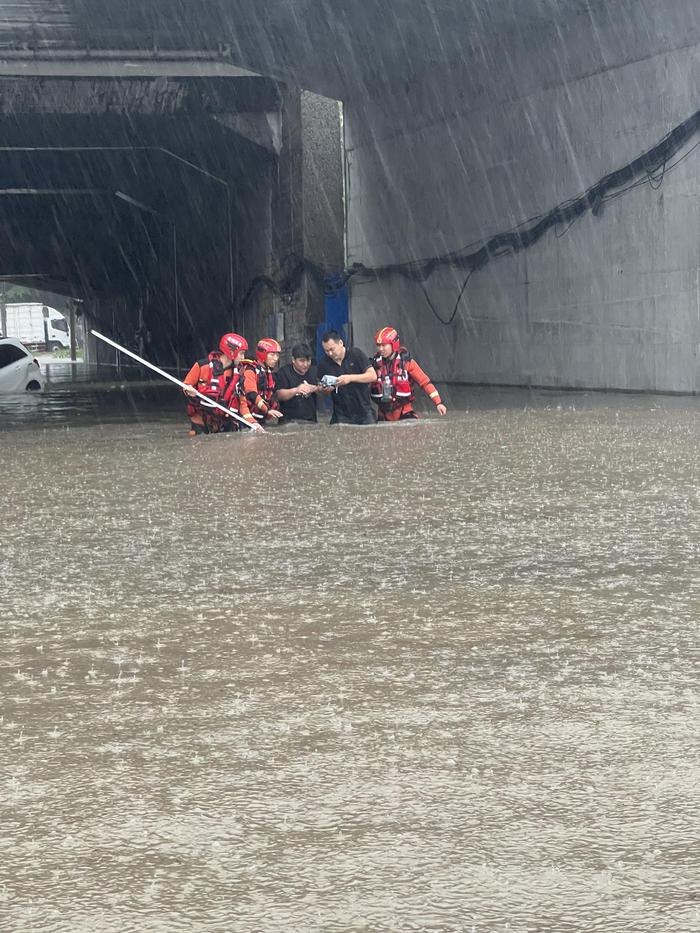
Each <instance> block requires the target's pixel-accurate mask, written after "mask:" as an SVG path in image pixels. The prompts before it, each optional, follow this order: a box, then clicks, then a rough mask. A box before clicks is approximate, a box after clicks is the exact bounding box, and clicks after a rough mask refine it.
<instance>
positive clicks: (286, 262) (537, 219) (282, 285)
mask: <svg viewBox="0 0 700 933" xmlns="http://www.w3.org/2000/svg"><path fill="white" fill-rule="evenodd" d="M698 131H700V110H699V111H696V112H695V113H694V114H693V115H692V116H691V117H689V118H688V119H687V120H685V121H684V122H683V123H680V124H678V126H676V127H674V128H673V129H672V130H671V131H670V132H669V133H667V134H666V135H665V136H664V137H663V138H662V139H661V140H660V141H659V142H658V143H657V144H656V146H654V147H653V148H652V149H649V150H647V151H646V152H643V153H642V154H641V155H640V156H638V157H637V158H636V159H633V160H632V161H631V162H628V163H627V165H625V166H623V167H622V168H619V169H616V170H615V171H613V172H610V173H609V174H608V175H605V176H603V178H601V179H600V181H598V182H597V183H596V184H595V185H592V186H591V187H590V188H588V189H587V190H586V191H585V192H584V193H583V194H582V195H579V196H578V197H575V198H569V199H567V200H566V201H563V202H562V203H561V204H558V205H557V206H556V207H554V208H552V209H551V210H550V211H548V212H547V213H545V214H537V215H534V216H533V217H530V218H528V219H527V220H524V221H522V222H521V223H519V224H518V225H517V226H515V227H511V228H510V229H509V230H506V231H504V232H502V233H497V234H495V235H494V236H492V237H490V238H489V239H488V240H486V241H485V242H484V241H475V242H473V243H469V244H467V245H466V246H464V247H461V248H460V249H458V250H453V251H451V252H448V253H442V254H440V255H438V256H432V257H430V258H428V259H413V260H407V261H405V262H397V263H391V264H387V265H384V266H376V267H369V266H366V265H364V263H353V265H352V266H350V267H349V268H347V269H345V270H343V272H341V273H337V274H334V275H331V274H329V273H328V271H327V270H325V269H323V267H322V266H320V265H318V264H317V263H314V262H312V261H310V260H308V259H306V258H304V257H299V256H298V254H296V253H290V254H289V255H287V256H285V258H284V259H283V261H282V263H281V268H280V274H279V276H278V277H277V278H272V277H270V276H267V275H258V276H256V277H255V278H254V279H252V280H251V282H250V283H249V285H248V288H247V289H246V291H245V294H244V295H243V297H242V298H241V301H240V305H241V307H242V308H245V307H246V306H247V304H248V302H249V301H250V300H251V299H252V297H253V296H254V295H255V293H256V292H257V290H258V289H259V288H262V287H266V288H268V289H270V290H271V291H272V292H273V293H274V294H277V295H280V296H282V297H283V298H284V297H286V296H287V297H288V296H292V295H294V294H295V293H296V292H297V291H298V290H299V288H300V286H301V282H302V278H303V276H304V274H305V273H306V274H309V275H310V276H311V277H312V278H313V279H314V280H315V281H316V282H317V283H318V284H319V285H320V286H321V287H322V288H323V289H324V291H325V292H326V293H327V294H334V293H335V292H337V291H338V290H339V289H341V288H343V287H344V286H345V285H346V284H347V282H348V281H349V280H350V279H351V278H352V277H353V276H357V275H361V276H363V277H365V278H367V279H369V280H370V281H376V280H377V279H381V278H387V277H391V276H394V275H401V276H403V277H404V278H406V279H408V280H410V281H413V282H417V283H418V284H419V286H420V288H421V290H422V292H423V295H424V297H425V300H426V303H427V305H428V307H429V308H430V310H431V312H432V313H433V314H434V315H435V317H436V318H437V320H438V321H440V323H441V324H444V325H445V326H447V325H449V324H451V323H452V322H453V321H454V319H455V317H456V315H457V311H458V310H459V306H460V303H461V301H462V297H463V295H464V292H465V290H466V287H467V285H468V284H469V281H470V279H471V277H472V275H473V274H474V272H476V271H477V270H479V269H482V268H483V267H484V266H485V265H487V264H488V263H489V262H491V260H492V259H498V258H500V257H501V256H508V255H512V254H514V253H517V252H520V251H521V250H524V249H528V248H529V247H530V246H532V245H534V244H535V243H537V242H538V240H540V239H542V237H543V236H544V235H545V234H546V233H547V232H548V231H549V230H550V229H554V231H555V236H557V238H561V237H563V236H564V235H565V234H566V233H567V232H568V231H569V230H570V228H571V226H572V225H573V224H574V223H575V222H576V220H578V219H579V218H580V217H582V216H583V215H584V214H585V213H587V212H589V211H590V212H591V213H592V214H593V215H594V216H598V214H599V213H600V212H601V211H602V209H603V205H604V204H607V203H609V202H610V201H613V200H616V199H617V198H619V197H622V196H623V195H625V194H628V193H629V192H630V191H633V190H634V189H635V188H638V187H640V186H642V185H646V184H648V185H649V186H650V187H651V188H652V190H654V191H656V190H658V188H660V187H661V184H662V183H663V181H664V179H665V177H666V175H667V174H668V173H669V172H670V171H672V170H673V169H674V168H676V167H677V166H678V165H680V164H681V162H683V161H684V160H685V159H687V158H688V156H690V155H691V153H692V152H694V151H695V149H697V147H698V146H700V141H698V142H696V143H695V145H693V146H692V147H691V148H690V149H689V150H688V151H687V152H686V153H684V154H683V155H682V156H681V157H680V158H679V159H677V160H676V161H675V162H670V160H671V159H672V158H673V157H674V156H675V155H676V154H677V153H678V152H679V151H680V150H681V149H682V147H683V146H684V145H685V144H686V143H687V142H688V140H689V139H691V138H692V137H693V136H694V135H696V134H697V133H698ZM478 243H480V244H481V245H479V248H478V249H476V250H474V251H472V252H467V250H469V249H472V247H474V246H476V245H477V244H478ZM450 266H451V267H453V268H457V269H466V270H467V275H466V278H465V279H464V282H463V284H462V287H461V289H460V291H459V295H458V297H457V301H456V303H455V306H454V308H453V310H452V313H451V314H450V316H449V317H448V318H446V319H445V318H443V317H441V315H440V314H439V313H438V311H437V309H436V308H435V305H434V303H433V301H432V300H431V298H430V296H429V295H428V292H427V290H426V288H425V282H426V281H427V280H428V279H429V278H430V276H431V275H432V274H433V272H435V271H436V270H437V269H439V268H444V267H450Z"/></svg>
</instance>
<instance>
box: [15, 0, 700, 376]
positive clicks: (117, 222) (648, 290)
mask: <svg viewBox="0 0 700 933" xmlns="http://www.w3.org/2000/svg"><path fill="white" fill-rule="evenodd" d="M695 10H696V8H695V4H694V2H692V0H664V2H663V3H661V4H658V3H652V2H651V0H615V2H613V0H607V2H605V0H488V2H487V0H468V2H467V0H424V2H420V3H419V2H418V0H403V2H401V0H397V2H395V3H392V4H385V3H381V2H379V0H348V2H341V3H337V2H330V0H256V2H253V0H240V2H233V0H217V2H206V3H205V2H204V0H202V2H198V3H197V2H192V3H172V2H170V0H151V2H149V0H140V2H136V0H133V2H132V0H125V2H119V3H114V2H111V3H109V2H107V0H92V2H89V0H66V2H63V3H56V2H49V0H15V2H13V3H12V4H9V3H5V2H0V75H3V76H4V77H3V78H2V79H0V90H1V93H2V101H3V104H2V108H1V109H2V113H3V117H2V121H1V122H0V125H1V126H2V128H3V131H4V132H3V138H4V139H5V140H6V141H7V146H14V147H19V148H21V147H25V148H27V147H29V148H33V149H34V150H36V149H40V148H42V147H43V148H44V149H45V150H51V153H50V154H49V153H48V152H46V151H44V152H41V153H40V152H36V151H34V152H32V153H27V152H24V151H23V152H21V153H20V152H18V151H13V152H6V153H5V154H3V155H2V162H1V164H2V165H3V167H4V168H5V173H4V174H5V177H6V178H7V184H6V185H5V187H6V188H8V189H16V188H32V189H37V190H41V191H43V190H45V189H47V190H48V189H56V188H58V189H65V190H64V191H63V192H61V191H58V192H54V193H52V194H34V195H29V194H26V193H25V194H20V193H16V192H15V193H6V194H5V195H4V196H3V203H2V204H0V207H3V208H4V214H5V228H6V230H7V231H8V233H7V239H9V242H6V243H4V244H3V245H4V246H5V247H6V250H4V251H3V255H4V256H9V257H10V258H11V260H12V264H13V265H16V264H17V263H20V265H21V264H22V263H24V265H21V268H23V269H24V268H25V267H26V266H31V269H32V271H34V272H41V273H45V274H46V275H47V277H48V278H50V279H51V282H52V284H53V286H54V287H56V280H60V281H65V282H69V283H71V284H72V285H75V283H78V284H79V285H80V287H81V288H82V290H83V292H84V293H85V294H86V295H88V296H89V297H90V299H91V300H94V301H95V302H98V303H99V304H96V305H95V307H99V309H100V310H99V314H108V315H110V316H111V318H112V319H113V320H114V322H115V326H117V324H118V323H119V322H120V321H121V322H127V321H128V327H132V325H133V321H132V320H131V318H130V317H129V315H132V316H133V314H134V311H133V309H134V307H136V306H137V305H140V306H141V307H143V306H144V305H145V306H146V310H147V316H148V319H149V321H151V322H152V323H153V325H154V330H156V331H157V332H159V333H160V332H162V331H163V329H164V327H165V325H166V323H167V324H172V321H173V315H174V313H175V311H174V308H175V307H176V306H177V316H178V341H179V345H180V349H182V350H183V352H184V351H188V350H189V348H190V346H191V345H194V343H196V335H197V334H200V333H201V334H202V335H203V337H204V338H205V339H206V340H209V339H210V336H211V334H213V333H214V332H215V331H216V330H217V328H219V329H220V327H221V326H222V325H223V323H224V322H225V321H227V320H233V321H236V315H237V314H238V315H241V314H242V315H243V320H242V321H241V322H240V324H241V326H245V327H246V329H247V332H248V333H250V334H251V336H252V335H253V334H254V333H258V331H259V330H260V329H266V330H267V329H269V327H270V326H272V324H273V323H275V322H277V323H279V325H280V327H283V328H284V331H285V335H286V336H287V337H289V336H293V335H296V334H301V333H303V332H304V329H305V328H306V330H307V332H310V331H311V328H312V327H313V326H314V325H315V323H316V322H317V321H318V320H320V318H321V317H322V309H321V298H320V295H319V285H318V277H317V276H315V275H314V274H310V273H309V270H312V271H313V270H317V271H318V270H321V271H326V272H337V271H339V269H340V268H342V266H343V261H342V255H339V253H340V246H339V243H340V238H339V231H338V216H339V207H338V203H339V187H338V186H339V180H338V177H336V174H335V173H334V165H335V162H334V159H335V156H334V154H333V145H332V139H333V132H334V128H333V120H332V114H333V109H332V106H331V105H329V104H328V102H326V101H323V100H322V99H320V98H318V97H316V96H314V95H323V96H324V97H326V98H335V99H339V100H342V101H343V104H344V164H345V181H346V192H345V212H346V218H345V222H346V233H347V236H346V250H347V255H346V257H345V259H346V265H347V267H349V268H353V266H355V268H356V269H360V270H361V271H358V272H357V274H355V275H353V276H352V277H351V278H350V280H349V281H350V288H351V320H352V325H353V331H354V339H355V341H356V342H358V343H359V344H361V345H368V344H369V341H370V337H371V334H372V333H373V331H374V329H375V328H376V327H377V326H378V325H380V324H382V323H386V322H387V321H392V322H395V323H396V324H397V325H398V326H399V327H400V328H401V330H402V331H403V333H404V334H405V336H406V338H407V340H408V341H409V342H410V343H411V345H412V346H413V347H414V348H415V350H416V353H419V354H420V356H421V359H422V360H423V361H424V362H425V363H426V366H427V367H428V368H430V370H431V371H432V372H433V373H434V374H435V376H436V378H441V379H448V380H456V381H466V382H487V383H505V384H540V385H552V386H593V387H613V388H625V389H646V390H670V391H698V390H700V377H699V376H698V366H697V362H698V360H697V356H698V343H699V342H700V298H699V294H700V286H699V285H698V281H699V276H698V265H699V262H698V238H697V231H698V229H699V228H700V213H699V211H698V203H697V197H696V188H697V179H698V162H697V159H698V156H697V154H695V153H693V152H691V151H690V150H691V148H692V146H693V145H694V142H695V138H694V133H695V130H694V128H693V126H692V125H688V133H687V134H686V135H685V136H684V137H683V139H682V140H681V143H680V144H679V146H678V147H670V148H669V147H667V148H666V149H665V150H664V149H662V150H656V149H655V147H656V146H657V144H659V143H660V142H661V141H662V140H663V139H664V137H665V136H666V135H667V134H668V133H669V131H671V130H672V129H673V128H674V127H676V126H679V125H681V124H683V123H684V121H687V120H688V118H689V117H691V115H692V114H693V113H694V112H695V111H697V109H698V106H697V102H696V96H695V83H696V81H697V75H698V61H699V55H698V49H699V46H700V21H699V20H698V18H697V16H696V15H695ZM300 89H303V91H304V92H306V91H308V92H313V93H312V94H309V93H302V92H301V91H300ZM71 145H72V146H74V147H75V146H84V147H89V148H90V152H89V153H88V152H86V151H85V150H83V151H82V152H81V153H80V154H70V155H69V153H68V152H67V150H66V147H68V146H71ZM97 147H99V151H98V148H97ZM164 150H167V151H168V152H169V153H172V155H166V154H165V153H164ZM648 152H651V153H652V156H650V157H649V159H647V160H646V161H645V160H642V161H641V162H640V161H639V158H638V157H639V156H640V155H641V154H643V153H648ZM654 153H656V154H657V155H658V161H656V162H655V161H654V157H653V154H654ZM684 156H687V157H685V158H684ZM182 160H185V161H182ZM681 160H682V161H681ZM186 163H190V167H188V165H187V164H186ZM191 165H195V166H197V168H192V167H191ZM635 165H636V166H637V168H636V169H635V171H634V172H632V173H630V172H628V173H627V175H624V173H623V175H621V176H619V177H620V179H621V182H620V184H619V185H612V186H610V185H604V186H602V187H601V182H602V181H603V180H605V179H608V181H610V179H611V177H612V175H611V173H614V172H615V171H616V170H618V169H621V168H624V167H625V166H635ZM202 172H204V173H208V175H207V174H202ZM337 174H338V175H339V174H340V173H339V172H338V173H337ZM210 176H216V177H217V178H218V179H220V180H219V181H216V180H214V178H213V177H210ZM221 180H223V182H224V183H222V181H221ZM613 180H614V179H613ZM127 182H128V184H127ZM82 189H85V191H84V192H82ZM119 192H120V193H121V194H122V195H126V196H127V197H126V198H123V197H119V196H118V193H119ZM585 192H593V193H595V194H596V196H595V197H594V196H593V195H591V196H590V197H589V198H588V200H587V201H586V202H585V205H584V206H585V210H581V211H579V212H577V213H576V214H575V216H573V217H572V216H570V214H568V213H567V206H568V207H570V205H571V204H572V203H578V202H577V201H576V199H577V198H579V196H580V195H582V194H583V193H585ZM223 195H226V196H225V197H224V196H223ZM30 199H31V200H30ZM229 199H230V200H229ZM229 203H230V214H231V216H230V221H229V220H228V219H227V218H226V217H225V216H224V215H225V214H226V211H227V209H228V208H227V204H229ZM28 204H29V205H30V206H27V205H28ZM57 205H58V206H57ZM139 205H145V207H143V206H139ZM557 208H559V213H556V214H552V211H554V210H555V209H557ZM151 211H152V212H151ZM59 215H60V216H59ZM67 216H70V219H69V220H65V218H66V217H67ZM547 217H549V218H550V219H551V218H553V221H552V223H551V224H550V225H549V226H548V227H547V229H546V231H545V232H544V234H543V235H541V236H532V237H530V236H526V237H523V238H521V240H520V241H519V242H518V241H517V240H514V239H513V238H512V236H511V238H510V239H508V237H505V238H504V237H499V236H498V235H500V234H507V233H508V232H509V231H513V230H521V231H522V230H526V231H529V230H530V229H531V227H532V225H533V223H536V221H537V220H538V219H540V220H541V219H542V218H547ZM27 220H29V221H31V226H32V227H33V228H34V229H39V230H42V234H41V236H40V237H39V238H36V241H34V240H33V241H32V243H31V244H28V243H27V236H26V232H24V231H26V229H27V226H28V224H27ZM47 229H50V230H52V231H53V232H52V233H51V235H48V234H45V233H44V232H43V231H45V230H47ZM495 237H498V238H497V239H494V238H495ZM484 244H490V245H489V246H488V247H487V248H486V254H488V255H487V256H486V261H484V255H485V254H484V252H483V248H484ZM13 245H14V252H12V249H11V247H12V246H13ZM183 250H184V252H183ZM480 250H482V252H481V253H480V252H479V251H480ZM174 254H176V255H177V256H178V257H179V259H178V263H177V264H176V263H175V261H174V259H173V255H174ZM474 255H477V256H480V257H481V258H479V259H478V260H477V259H473V258H470V257H472V256H474ZM289 257H292V260H291V261H292V262H294V261H296V260H299V259H302V260H303V262H302V265H301V267H302V268H306V270H307V271H306V273H305V274H304V275H303V276H301V278H300V279H299V280H298V281H297V279H296V278H295V279H294V281H291V279H290V277H289V276H288V275H285V271H288V269H289V263H290V258H289ZM423 260H435V261H432V262H429V263H424V262H423ZM176 266H177V269H176ZM18 268H19V266H18ZM177 270H179V272H178V271H177ZM183 270H186V275H185V274H184V273H183ZM232 270H233V271H232ZM2 271H3V272H4V274H6V275H8V274H10V273H12V272H13V271H15V270H14V268H12V269H10V268H5V269H4V270H2ZM261 275H265V276H267V283H268V284H269V285H273V284H274V285H275V286H277V288H276V289H275V288H268V289H267V291H266V290H265V288H262V289H261V290H260V291H258V292H257V293H256V297H255V299H254V301H253V302H252V303H251V306H250V307H248V308H247V309H246V310H245V312H241V311H240V303H241V299H242V297H243V295H245V294H246V293H248V291H249V287H250V284H251V283H252V282H253V281H255V280H258V281H260V279H259V277H260V276H261ZM232 282H233V286H232V285H231V283H232ZM280 286H283V287H280ZM176 289H177V290H178V294H177V301H176V300H175V298H176V295H175V292H176ZM74 290H75V288H74ZM154 294H155V296H156V297H155V298H154ZM460 296H461V297H460ZM232 299H233V301H232ZM149 302H150V303H149ZM232 304H233V307H232V306H231V305H232ZM125 326H126V325H125ZM171 349H172V348H171Z"/></svg>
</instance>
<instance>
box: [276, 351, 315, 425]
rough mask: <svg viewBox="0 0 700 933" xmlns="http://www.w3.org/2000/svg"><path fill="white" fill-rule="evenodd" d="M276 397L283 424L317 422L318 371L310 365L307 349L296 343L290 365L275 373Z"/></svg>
mask: <svg viewBox="0 0 700 933" xmlns="http://www.w3.org/2000/svg"><path fill="white" fill-rule="evenodd" d="M275 383H276V386H277V398H278V400H279V403H280V410H281V412H282V414H283V415H284V418H285V421H317V420H318V418H317V415H316V392H317V390H318V372H317V371H316V367H315V366H313V365H312V363H311V347H310V346H309V345H308V344H307V343H296V344H294V346H293V347H292V362H291V363H287V365H286V366H283V367H282V368H281V369H280V370H278V372H276V373H275Z"/></svg>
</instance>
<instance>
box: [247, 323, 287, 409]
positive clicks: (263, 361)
mask: <svg viewBox="0 0 700 933" xmlns="http://www.w3.org/2000/svg"><path fill="white" fill-rule="evenodd" d="M281 353H282V347H281V346H280V345H279V343H278V342H277V341H276V340H273V338H272V337H263V338H262V340H259V341H258V345H257V347H256V348H255V359H254V360H248V359H244V360H242V361H241V363H240V376H239V379H238V387H237V392H238V396H239V398H240V406H241V414H242V415H243V416H244V417H245V418H246V420H247V421H248V420H250V417H251V416H252V418H253V419H254V420H255V421H256V422H257V423H258V424H259V425H262V424H263V422H264V421H266V420H269V421H273V422H274V421H277V420H278V419H279V418H282V417H283V415H282V412H281V411H280V410H279V408H278V405H277V401H276V399H275V398H274V394H275V376H274V370H275V368H276V367H277V364H278V363H279V361H280V354H281Z"/></svg>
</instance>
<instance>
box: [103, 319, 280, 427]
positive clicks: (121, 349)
mask: <svg viewBox="0 0 700 933" xmlns="http://www.w3.org/2000/svg"><path fill="white" fill-rule="evenodd" d="M90 333H91V334H92V335H93V336H95V337H97V339H98V340H103V341H104V342H105V343H108V344H109V345H110V347H114V349H115V350H119V352H120V353H126V355H127V356H130V357H131V358H132V360H136V362H137V363H141V365H142V366H147V367H148V368H149V369H152V370H153V372H154V373H158V375H159V376H162V377H163V378H164V379H168V380H170V382H174V383H175V385H176V386H180V388H181V389H194V386H188V385H186V384H185V383H184V382H181V381H180V380H179V379H176V378H175V376H171V375H170V373H166V372H165V370H164V369H160V368H159V367H158V366H155V365H154V364H153V363H149V362H148V360H144V359H141V357H140V356H137V355H136V354H135V353H132V352H131V350H127V349H126V347H122V346H121V345H120V344H118V343H116V342H115V341H114V340H110V339H109V337H105V335H104V334H101V333H99V331H96V330H91V331H90ZM194 394H195V395H196V396H197V397H198V398H201V399H202V401H203V402H206V404H207V405H208V406H209V407H210V408H218V409H219V411H223V412H224V414H226V415H229V416H230V417H231V418H235V419H236V421H240V423H241V424H244V425H245V426H246V427H247V428H248V429H249V430H250V431H255V432H256V433H260V434H264V433H265V429H264V428H263V427H262V426H261V425H259V424H249V422H247V421H246V420H245V418H241V416H240V415H237V414H236V412H235V411H232V410H231V409H230V408H226V406H225V405H220V404H219V403H218V402H214V401H213V400H212V399H210V398H207V396H206V395H204V394H203V393H202V392H199V391H197V389H194Z"/></svg>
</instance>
